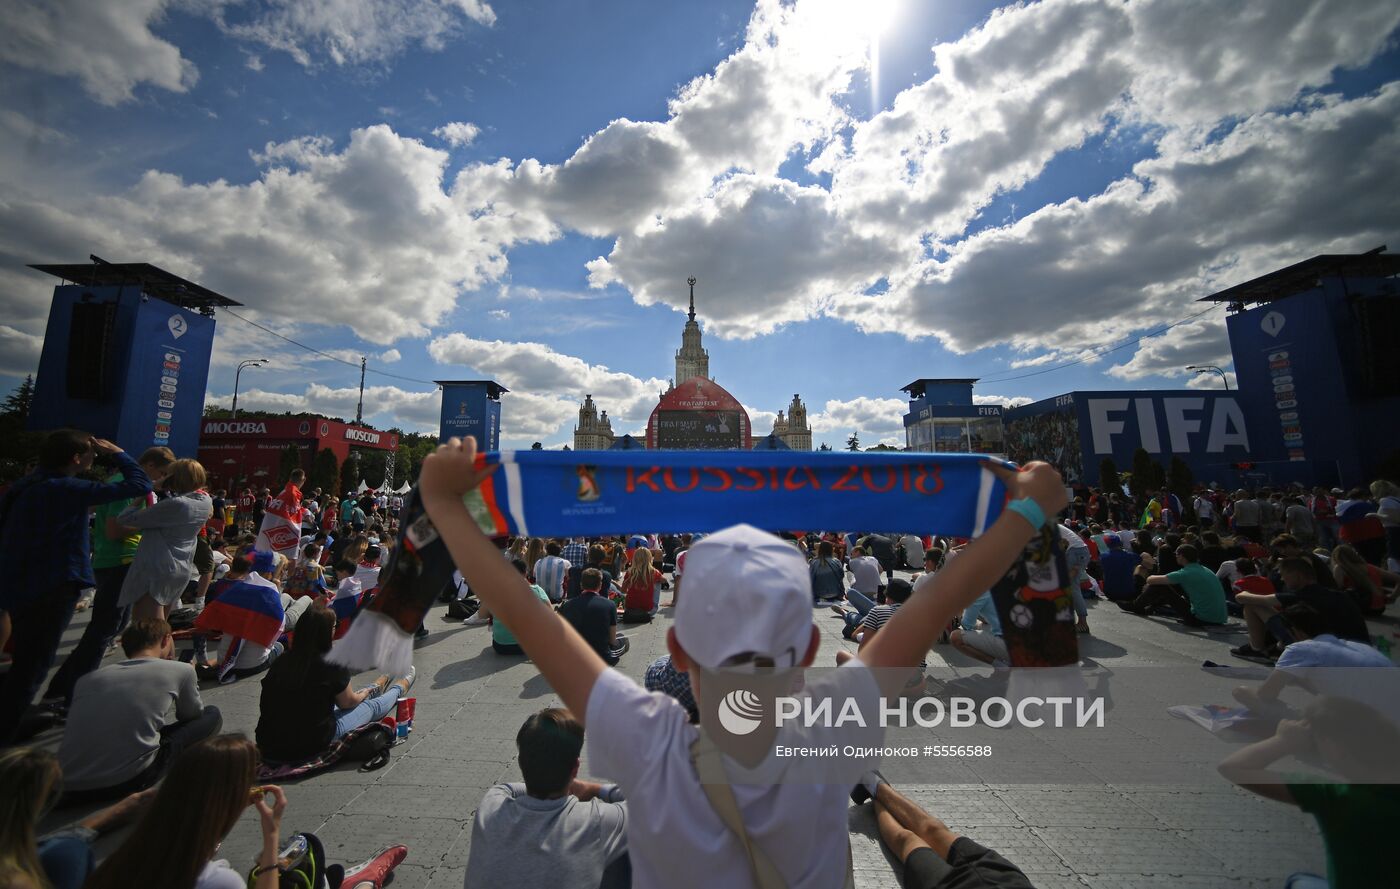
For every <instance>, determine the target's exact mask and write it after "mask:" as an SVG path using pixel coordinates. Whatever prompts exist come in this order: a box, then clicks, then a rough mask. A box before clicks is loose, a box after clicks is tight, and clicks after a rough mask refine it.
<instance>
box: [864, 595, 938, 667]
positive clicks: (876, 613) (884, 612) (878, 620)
mask: <svg viewBox="0 0 1400 889" xmlns="http://www.w3.org/2000/svg"><path fill="white" fill-rule="evenodd" d="M898 610H899V605H876V606H875V607H874V608H872V609H870V610H869V611H867V612H866V613H865V617H864V618H862V619H861V622H860V625H861V627H863V628H865V629H867V630H878V629H880V628H881V627H883V626H884V625H885V624H886V623H888V622H889V619H890V618H891V617H894V613H895V612H896V611H898ZM919 669H920V670H927V669H928V661H927V660H922V661H919Z"/></svg>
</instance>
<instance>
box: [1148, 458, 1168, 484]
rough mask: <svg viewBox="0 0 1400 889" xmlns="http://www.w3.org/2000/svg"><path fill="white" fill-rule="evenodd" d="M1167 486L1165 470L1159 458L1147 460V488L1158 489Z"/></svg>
mask: <svg viewBox="0 0 1400 889" xmlns="http://www.w3.org/2000/svg"><path fill="white" fill-rule="evenodd" d="M1166 486H1167V470H1166V469H1164V468H1163V467H1162V462H1161V461H1160V460H1148V461H1147V489H1148V490H1149V491H1160V490H1162V489H1163V488H1165V487H1166Z"/></svg>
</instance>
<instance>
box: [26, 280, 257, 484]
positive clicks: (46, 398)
mask: <svg viewBox="0 0 1400 889" xmlns="http://www.w3.org/2000/svg"><path fill="white" fill-rule="evenodd" d="M92 259H93V262H92V264H90V265H79V264H74V265H35V266H31V268H34V269H38V270H39V271H41V272H47V273H48V274H50V275H53V276H55V277H57V278H60V279H62V280H63V281H64V283H63V284H60V285H59V286H57V287H55V288H54V291H53V306H52V308H50V310H49V323H48V328H47V329H46V330H45V332H44V348H43V352H42V354H41V355H40V358H39V374H38V377H37V379H36V380H35V383H34V385H35V388H34V405H33V407H32V408H31V409H30V413H29V426H30V428H31V429H37V430H43V429H57V428H60V427H63V426H72V427H76V428H78V429H82V430H85V431H87V432H91V433H92V434H93V435H96V436H99V437H101V438H107V439H110V440H112V441H114V442H116V443H117V444H118V445H120V446H121V447H122V448H123V449H125V450H127V451H129V452H131V453H134V454H139V453H140V452H141V451H143V450H145V449H146V448H148V447H151V446H153V445H163V446H165V447H168V448H170V449H171V450H172V451H174V452H175V455H176V456H177V457H193V456H194V455H195V453H196V451H197V450H198V447H199V424H200V418H201V416H202V415H203V413H204V391H205V386H206V384H207V383H208V380H209V354H210V352H211V350H212V349H213V345H214V317H213V314H214V309H215V308H217V307H220V306H236V305H240V304H239V303H237V302H234V301H233V300H231V299H228V298H227V297H224V296H220V295H219V294H217V293H214V292H213V291H212V290H207V289H205V288H203V287H201V286H199V285H198V284H195V283H192V282H190V281H186V280H185V279H183V278H180V277H177V276H175V275H172V274H170V273H169V272H167V271H165V270H163V269H159V268H156V267H155V266H153V265H149V264H147V263H108V262H103V261H102V260H99V259H97V257H92Z"/></svg>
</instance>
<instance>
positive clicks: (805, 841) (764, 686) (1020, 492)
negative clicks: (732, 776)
mask: <svg viewBox="0 0 1400 889" xmlns="http://www.w3.org/2000/svg"><path fill="white" fill-rule="evenodd" d="M983 466H984V467H986V468H987V470H988V471H989V472H991V473H993V474H994V475H996V477H997V478H998V479H1000V480H1001V482H1002V483H1003V484H1004V485H1005V486H1006V488H1007V491H1008V494H1009V495H1010V499H1011V503H1010V506H1009V507H1008V508H1007V509H1006V510H1004V511H1003V512H1002V513H1001V515H1000V516H999V517H998V518H997V520H996V521H995V522H994V523H993V524H992V525H991V527H989V528H988V529H987V530H986V532H985V533H983V534H982V535H981V536H980V537H979V538H978V539H977V540H976V541H974V542H973V543H972V544H970V545H969V547H968V549H967V551H966V552H965V553H964V554H963V556H962V557H960V558H959V559H958V560H957V561H956V562H954V563H953V564H952V565H951V566H949V567H945V568H944V569H943V570H941V571H939V572H938V573H937V574H936V575H930V576H928V577H926V578H925V579H923V580H922V581H921V582H920V589H919V591H918V592H916V593H915V595H914V596H912V597H910V600H909V602H908V603H907V604H906V605H905V606H903V607H902V608H901V609H900V611H899V612H898V613H897V614H895V615H894V616H893V617H892V618H891V619H890V621H889V622H888V623H886V625H885V626H884V628H883V629H882V630H880V631H879V632H878V634H876V636H875V637H874V639H873V640H872V642H871V643H869V644H868V645H866V646H865V648H864V649H863V650H862V651H861V652H860V654H859V655H858V656H857V659H856V661H853V662H852V663H851V664H850V666H847V667H843V668H842V669H839V670H831V671H825V672H824V674H823V675H822V676H820V677H817V678H812V679H808V681H807V682H806V685H805V687H804V694H806V695H809V696H814V697H829V698H834V699H838V700H841V699H850V700H854V701H856V702H857V707H858V708H861V707H863V708H864V709H865V712H866V713H867V714H869V715H870V716H871V717H872V719H873V718H875V716H876V711H877V710H878V708H879V706H880V703H879V701H880V697H881V695H882V693H883V694H889V695H893V694H896V693H897V692H898V691H899V688H900V686H902V684H903V677H904V675H906V674H907V672H908V671H909V670H911V669H912V668H913V667H914V665H915V664H917V663H918V662H919V660H920V659H921V658H922V656H923V654H924V653H925V652H927V650H928V647H929V645H931V644H932V643H933V640H934V639H935V638H937V635H938V633H939V631H940V630H941V628H942V627H944V626H946V625H947V623H948V621H949V620H950V619H951V618H952V617H953V616H954V615H955V614H957V613H959V612H961V611H962V609H963V608H964V607H965V606H966V605H967V604H968V603H969V602H971V600H972V599H973V598H975V597H976V595H977V594H978V593H979V592H981V591H982V590H984V589H987V588H988V587H990V586H991V585H992V583H994V582H995V581H996V580H997V579H999V578H1001V577H1002V576H1004V575H1005V573H1006V571H1007V569H1008V568H1009V567H1010V566H1011V564H1012V561H1013V560H1014V559H1016V558H1018V557H1019V555H1020V553H1021V552H1022V551H1023V550H1024V548H1025V545H1026V543H1027V542H1028V541H1029V540H1030V538H1031V536H1032V535H1033V534H1034V533H1035V531H1036V529H1037V528H1038V527H1039V526H1040V525H1041V524H1043V523H1044V521H1045V517H1046V516H1047V515H1054V514H1055V513H1057V512H1059V510H1060V509H1061V508H1062V507H1063V506H1064V504H1065V501H1066V494H1065V487H1064V481H1063V479H1062V478H1061V477H1060V475H1059V473H1058V472H1056V471H1055V470H1054V468H1053V467H1051V466H1049V465H1048V464H1045V463H1029V464H1027V465H1026V466H1025V467H1024V468H1023V470H1022V471H1021V472H1012V471H1011V470H1008V469H1006V468H1005V467H1003V466H1001V465H1000V464H995V463H992V462H990V461H989V462H987V463H984V464H983ZM494 469H495V467H494V466H493V467H490V468H478V466H477V452H476V442H475V440H474V439H472V438H470V437H468V438H467V439H466V440H465V441H461V440H458V439H451V440H449V441H448V442H447V443H445V444H443V445H441V446H439V448H438V449H437V450H436V451H435V452H434V453H432V454H430V455H429V456H428V457H427V458H426V459H424V461H423V466H422V470H421V472H420V475H419V488H418V489H419V496H420V497H421V498H422V502H423V504H424V506H425V508H426V510H427V514H428V515H429V517H430V518H431V520H432V522H433V525H434V526H435V527H436V528H437V531H438V533H439V534H440V535H441V539H442V541H443V543H445V544H446V546H447V549H448V551H449V552H450V553H451V555H452V560H453V561H454V562H455V563H456V564H457V565H458V567H459V568H460V569H461V570H462V573H463V575H464V576H465V577H466V579H467V581H468V583H470V584H471V587H472V589H473V590H474V591H475V592H476V593H477V595H478V596H479V597H480V598H481V599H482V601H483V602H484V603H486V604H487V605H489V606H490V607H491V608H492V609H493V610H494V611H495V612H496V613H497V614H498V615H500V616H502V617H504V618H505V619H506V620H508V621H509V622H510V624H511V629H512V630H514V632H515V634H516V636H517V638H519V640H520V644H521V647H522V648H524V649H525V652H526V653H527V654H528V655H529V656H530V657H531V658H532V659H533V660H534V662H535V663H536V665H538V667H539V669H540V672H541V674H542V675H543V676H544V677H545V679H546V681H547V682H548V683H549V684H550V686H551V687H552V688H553V689H554V691H555V693H557V694H558V695H559V697H560V699H561V700H562V701H563V704H564V706H566V707H567V708H568V709H569V711H570V712H571V713H573V714H574V716H575V718H577V719H579V720H580V721H581V722H583V723H584V724H585V725H586V726H587V729H588V735H589V738H590V740H589V742H588V744H589V748H588V753H589V762H590V765H591V767H592V768H593V769H595V770H596V771H597V772H598V773H599V774H602V775H607V776H609V777H611V778H613V779H615V780H617V782H618V784H619V785H620V786H622V787H623V789H624V790H625V791H626V792H627V795H628V800H629V803H628V805H629V809H631V811H630V812H629V818H628V828H627V832H628V855H629V858H630V859H631V864H632V869H633V874H634V882H635V884H636V885H639V886H667V887H670V889H690V887H697V889H699V887H711V886H747V885H751V882H752V880H753V876H752V875H753V873H754V870H753V869H754V868H755V867H757V866H758V861H759V858H758V856H759V855H762V858H763V861H764V862H765V863H766V864H767V865H768V866H769V868H770V869H771V870H772V871H776V872H777V874H778V876H779V877H780V878H781V879H782V880H783V881H784V882H785V883H786V884H787V885H789V886H803V885H814V884H816V883H818V882H825V883H827V884H829V885H835V884H836V882H837V880H838V879H839V877H838V876H837V875H838V874H840V873H842V872H845V871H847V869H848V867H849V864H850V853H849V850H848V848H847V846H846V844H845V843H838V842H832V838H833V837H836V838H839V837H841V836H843V835H845V834H846V833H847V831H848V809H849V804H848V800H847V798H846V793H847V791H846V787H849V785H850V784H851V783H854V782H855V780H856V779H857V778H858V777H859V776H860V774H861V773H862V772H864V771H867V770H868V769H870V768H873V767H875V766H876V765H878V755H869V756H865V757H851V758H847V759H841V760H836V761H834V762H833V764H832V769H831V774H830V775H829V776H828V777H827V779H826V780H825V781H822V782H814V781H811V780H801V776H800V775H796V774H795V772H794V770H796V769H798V768H799V765H798V764H795V763H794V762H793V761H791V760H784V759H781V758H777V757H774V756H773V748H772V747H771V742H772V741H774V740H775V739H777V738H778V737H779V732H780V731H782V728H781V727H779V726H777V725H774V724H771V723H767V722H766V721H763V720H755V721H754V723H755V724H754V728H755V731H754V732H753V733H751V734H748V735H746V736H745V737H744V738H743V739H739V740H737V741H736V744H737V746H731V747H730V749H729V751H727V752H726V751H722V750H721V749H720V748H719V741H720V740H722V741H724V743H725V744H726V745H728V744H729V742H730V741H731V740H735V739H733V738H732V737H725V736H723V735H720V734H719V727H720V726H719V722H718V720H720V718H721V716H720V712H719V709H718V704H719V702H720V701H721V700H722V699H723V698H724V696H725V695H726V693H727V692H726V691H725V689H726V688H729V689H732V690H733V691H734V692H746V693H747V694H750V695H753V696H754V697H755V698H757V703H758V704H759V706H760V707H772V706H776V697H777V695H779V694H782V693H784V692H783V691H779V689H780V688H783V689H790V687H791V686H790V683H791V682H792V681H793V680H794V679H795V678H796V676H797V675H798V674H797V673H795V672H794V671H796V670H797V668H800V667H807V666H810V665H811V664H812V663H813V661H814V659H815V658H816V656H817V650H818V647H819V644H820V641H821V635H820V632H819V631H818V630H817V628H816V627H815V626H814V625H813V623H812V618H811V606H812V587H811V579H810V576H809V575H808V573H807V566H806V563H805V562H804V560H803V559H802V557H801V554H800V553H798V552H797V550H795V549H794V548H793V547H792V546H791V545H789V544H788V543H785V542H783V541H782V540H779V539H778V538H777V537H774V536H773V535H771V534H767V533H765V532H762V531H759V530H758V529H757V528H754V527H752V526H749V525H742V524H741V525H736V526H733V527H730V528H727V529H725V530H722V531H719V532H716V533H714V534H711V535H708V536H706V537H705V538H704V539H703V540H701V541H700V542H698V543H696V544H695V546H694V547H692V548H691V550H690V551H689V555H688V558H687V566H686V575H685V576H686V587H687V592H686V597H685V598H684V599H682V600H680V601H679V603H678V604H677V608H676V612H677V613H676V616H675V624H674V626H673V627H672V628H671V629H670V631H669V632H668V634H667V648H668V649H669V650H670V654H671V657H672V661H673V663H674V664H675V665H676V667H677V669H681V670H684V671H686V672H687V673H688V674H689V675H690V677H691V682H692V686H693V689H694V692H695V697H696V701H697V703H699V704H700V705H701V707H700V712H701V725H700V726H699V727H695V726H691V725H690V724H689V721H688V718H687V714H686V712H685V710H684V708H682V707H681V705H680V704H678V703H676V702H675V701H674V700H673V699H671V698H669V697H667V696H665V695H662V694H657V693H648V692H646V691H645V690H643V689H642V688H641V687H639V686H638V685H637V683H636V682H635V680H633V679H631V678H630V677H628V676H627V675H625V674H624V673H623V672H622V671H619V670H610V669H608V668H607V663H606V661H605V660H604V659H603V658H601V657H600V656H599V654H598V652H597V651H596V649H595V648H594V647H593V646H592V645H591V644H589V643H588V642H586V641H585V640H584V639H583V638H582V637H581V636H580V635H579V634H578V632H577V631H576V630H575V629H574V627H573V626H572V625H570V624H568V623H567V622H562V621H560V620H558V618H557V617H556V615H555V614H554V612H552V611H551V610H550V609H549V608H548V607H547V606H545V605H543V604H542V603H540V602H538V601H535V600H534V597H533V596H530V595H528V594H526V592H525V590H524V580H523V579H522V578H520V576H519V575H518V574H517V573H516V572H515V571H513V570H510V569H509V568H508V566H506V565H504V564H502V563H501V561H500V560H499V559H496V558H491V557H490V556H491V555H492V552H493V547H492V544H491V542H490V540H489V539H488V538H487V537H486V536H485V535H484V534H483V533H482V531H481V528H480V526H479V525H477V524H476V522H475V521H474V520H473V519H472V517H471V514H470V513H469V512H468V510H467V507H466V505H465V503H464V497H465V496H466V495H467V494H469V493H470V492H471V491H473V490H475V488H476V487H477V486H479V485H480V484H481V483H482V482H484V481H485V480H486V478H487V477H488V476H489V474H490V472H491V471H493V470H494ZM736 685H737V686H738V687H737V688H735V686H736ZM783 737H784V738H785V739H786V738H791V739H793V740H796V739H797V737H798V735H797V734H796V733H795V732H793V731H789V732H787V733H786V734H785V735H783ZM801 738H802V741H803V743H804V744H821V743H822V742H823V741H826V742H832V741H838V742H839V741H846V740H848V739H849V740H854V741H860V742H861V743H862V745H871V744H878V743H879V741H880V740H881V739H882V738H883V732H882V731H881V730H880V728H879V727H878V726H877V725H872V724H870V723H867V728H866V729H864V730H856V729H853V728H851V727H850V726H842V727H840V728H838V727H835V726H832V727H830V728H829V729H821V730H814V731H812V732H808V733H804V734H802V735H801ZM874 749H878V747H876V748H874ZM739 768H742V769H745V770H750V771H751V770H753V769H755V768H758V769H761V770H762V772H761V773H760V774H762V775H763V776H764V777H763V780H761V781H760V782H758V783H749V784H746V783H744V782H741V781H726V780H725V779H724V778H723V777H722V775H723V774H724V773H728V772H730V770H732V769H739ZM702 774H704V775H706V776H707V778H708V780H706V779H702V777H701V775H702ZM789 774H793V775H794V777H796V778H797V780H783V779H784V778H785V777H787V776H788V775H789ZM834 782H843V783H845V786H844V787H843V786H842V783H834ZM712 800H714V801H715V802H712ZM716 804H719V805H721V806H722V807H723V809H724V811H725V812H727V813H729V814H728V815H727V816H722V815H721V814H720V813H719V812H718V811H717V810H716V808H715V805H716Z"/></svg>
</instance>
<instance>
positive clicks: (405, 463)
mask: <svg viewBox="0 0 1400 889" xmlns="http://www.w3.org/2000/svg"><path fill="white" fill-rule="evenodd" d="M400 441H402V439H400ZM404 482H408V483H409V484H412V483H413V454H412V453H410V452H409V449H408V445H405V444H400V445H399V449H398V450H397V451H395V452H394V487H395V488H397V487H399V486H400V485H402V484H403V483H404Z"/></svg>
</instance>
